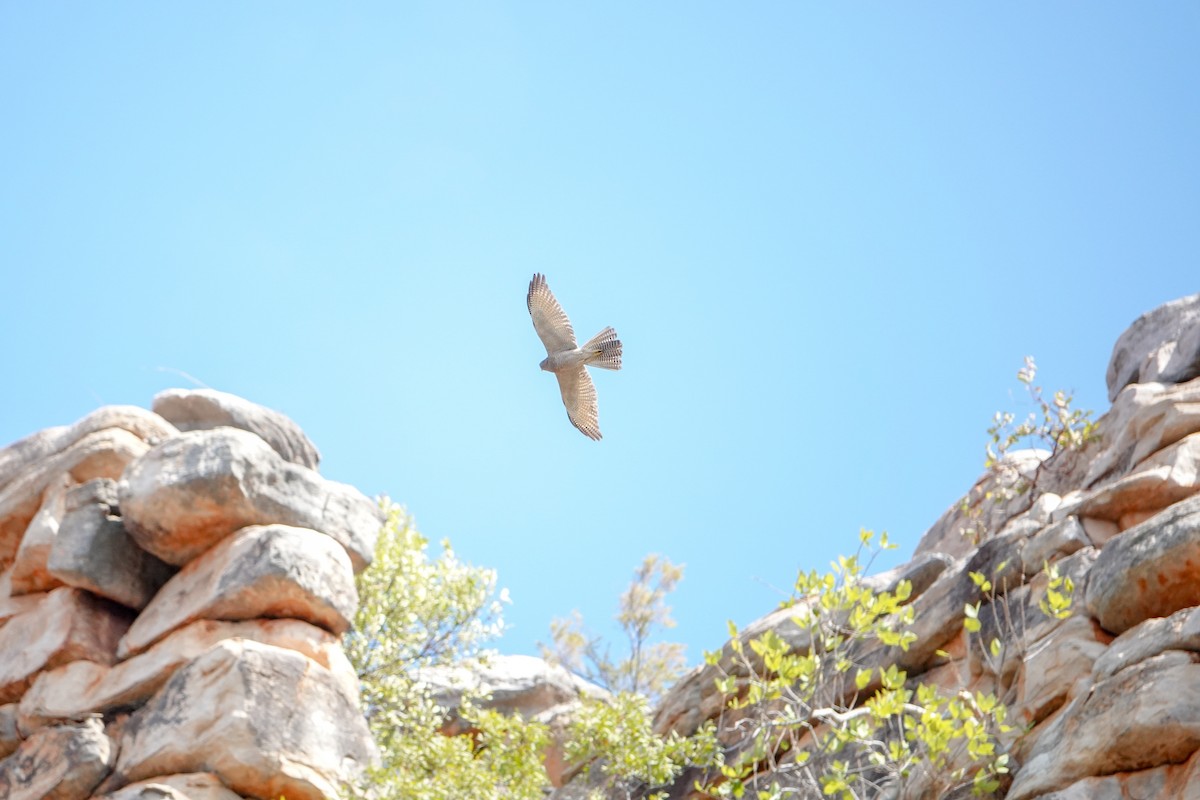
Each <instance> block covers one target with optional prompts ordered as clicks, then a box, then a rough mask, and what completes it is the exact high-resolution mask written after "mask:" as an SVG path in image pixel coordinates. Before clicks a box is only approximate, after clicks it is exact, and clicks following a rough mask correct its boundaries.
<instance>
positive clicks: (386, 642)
mask: <svg viewBox="0 0 1200 800" xmlns="http://www.w3.org/2000/svg"><path fill="white" fill-rule="evenodd" d="M381 505H382V507H383V509H384V511H385V513H386V523H385V524H384V526H383V529H382V531H381V532H380V536H379V542H378V545H377V546H376V550H375V561H374V562H373V563H372V565H371V566H370V567H369V568H368V569H366V570H365V571H363V572H362V573H361V574H360V575H359V576H358V578H357V587H358V595H359V607H358V613H357V615H356V616H355V623H354V627H353V629H352V630H351V631H350V632H349V633H347V634H346V637H345V642H344V643H345V648H346V653H347V655H348V656H349V657H350V661H351V663H352V664H353V665H354V668H355V671H356V672H357V674H358V678H359V683H360V687H361V692H362V700H363V705H364V713H365V714H366V717H367V722H368V724H369V726H370V728H371V733H372V734H373V735H374V737H375V741H376V743H377V744H378V745H379V749H380V755H381V762H382V763H381V766H380V767H379V768H378V769H375V770H373V771H372V772H371V774H370V775H369V785H368V786H367V787H366V790H365V792H364V794H365V795H366V796H368V797H370V798H373V800H393V799H394V800H402V799H403V800H410V798H419V799H420V800H462V799H463V798H492V797H505V798H512V800H540V798H541V797H542V796H543V790H544V789H545V787H546V786H547V785H548V781H547V778H546V772H545V769H544V767H543V765H542V752H543V750H544V748H545V746H546V742H547V733H546V730H545V727H544V726H542V725H538V724H536V723H533V722H528V721H525V720H523V719H521V718H520V717H517V716H513V717H509V716H505V715H503V714H498V713H496V712H494V711H489V710H484V709H480V708H479V707H478V706H477V705H476V704H475V702H474V700H476V699H478V698H471V697H470V696H468V697H466V698H464V701H463V704H462V707H461V708H459V709H457V714H458V716H459V717H460V718H461V719H462V720H464V721H465V722H467V724H468V732H467V733H465V734H463V735H457V736H446V735H443V732H442V729H443V725H444V723H445V722H446V718H447V710H446V709H444V708H442V707H441V706H439V705H438V704H437V702H435V699H434V697H433V693H432V691H431V689H430V687H429V686H427V685H426V684H425V683H423V682H422V681H421V679H420V675H421V670H422V669H425V668H428V667H435V666H444V665H449V664H455V663H463V662H467V663H469V662H470V661H471V660H473V659H477V658H481V657H486V653H485V652H484V651H483V650H482V648H483V645H484V644H485V643H487V642H488V641H490V640H491V639H493V638H495V637H496V636H498V635H499V634H500V633H501V631H503V629H504V622H503V616H502V610H503V603H504V602H505V601H506V595H505V593H504V592H503V591H499V592H497V590H496V573H495V571H494V570H490V569H484V568H481V567H474V566H470V565H467V564H463V563H462V562H460V561H459V560H458V558H457V556H456V555H455V553H454V550H453V549H452V548H451V547H450V544H449V542H445V541H443V542H442V552H441V555H440V556H438V557H437V558H430V556H429V553H428V545H429V542H428V540H427V539H425V537H423V536H421V534H420V533H418V532H417V530H416V529H415V528H414V527H413V525H412V522H411V520H410V519H409V517H408V516H407V515H406V514H405V513H404V510H403V509H402V508H400V507H399V506H397V505H395V504H394V503H391V502H390V501H388V500H387V499H386V498H384V499H382V500H381Z"/></svg>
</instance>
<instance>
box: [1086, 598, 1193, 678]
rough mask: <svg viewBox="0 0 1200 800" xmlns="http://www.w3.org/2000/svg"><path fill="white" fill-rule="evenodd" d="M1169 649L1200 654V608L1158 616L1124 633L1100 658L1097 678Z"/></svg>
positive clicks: (1109, 674) (1094, 675)
mask: <svg viewBox="0 0 1200 800" xmlns="http://www.w3.org/2000/svg"><path fill="white" fill-rule="evenodd" d="M1168 650H1187V651H1191V652H1194V653H1200V608H1185V609H1182V610H1180V611H1176V612H1175V613H1174V614H1172V615H1171V616H1169V617H1154V618H1152V619H1148V620H1146V621H1145V622H1141V623H1139V624H1137V625H1134V626H1133V627H1132V628H1130V629H1129V630H1127V631H1125V632H1124V633H1122V634H1121V635H1120V636H1118V637H1117V638H1116V639H1113V641H1112V644H1110V645H1109V646H1108V649H1107V650H1105V651H1104V654H1103V655H1101V656H1100V657H1099V658H1097V659H1096V663H1095V665H1094V666H1093V668H1092V676H1093V679H1094V680H1097V681H1101V680H1104V679H1105V678H1110V677H1112V676H1113V675H1115V674H1117V673H1118V672H1120V671H1121V670H1123V669H1125V668H1126V667H1130V666H1132V665H1134V664H1137V663H1140V662H1142V661H1146V660H1147V659H1150V658H1153V657H1154V656H1156V655H1158V654H1159V653H1165V652H1166V651H1168Z"/></svg>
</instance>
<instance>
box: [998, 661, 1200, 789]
mask: <svg viewBox="0 0 1200 800" xmlns="http://www.w3.org/2000/svg"><path fill="white" fill-rule="evenodd" d="M1197 748H1200V664H1197V663H1195V661H1194V659H1193V656H1192V655H1191V654H1188V653H1181V652H1178V651H1170V652H1167V653H1163V654H1162V655H1159V656H1155V657H1154V658H1152V659H1149V660H1148V661H1143V662H1142V663H1140V664H1137V665H1136V666H1133V667H1131V668H1129V669H1126V670H1122V671H1121V672H1118V673H1117V674H1116V675H1114V676H1113V677H1111V678H1109V679H1107V680H1104V681H1101V682H1099V683H1097V684H1095V685H1094V686H1093V687H1092V688H1091V689H1090V690H1089V691H1087V692H1086V693H1084V694H1081V695H1079V696H1077V697H1076V698H1075V699H1074V700H1072V701H1071V702H1070V703H1069V704H1068V705H1067V707H1066V708H1064V709H1063V711H1062V712H1061V713H1059V714H1058V715H1056V716H1055V717H1053V718H1052V719H1051V720H1049V721H1047V723H1046V725H1045V730H1042V731H1039V733H1038V736H1037V741H1036V744H1035V745H1034V747H1033V749H1032V751H1031V752H1030V753H1029V754H1028V757H1027V758H1026V759H1025V761H1024V763H1023V764H1021V766H1020V770H1019V771H1018V772H1017V773H1016V775H1015V779H1014V782H1013V785H1012V788H1011V790H1010V791H1009V793H1008V796H1007V800H1030V799H1031V798H1035V797H1039V796H1041V795H1044V794H1047V793H1049V792H1052V791H1056V790H1059V789H1064V788H1066V787H1068V786H1070V785H1071V784H1072V783H1075V782H1076V781H1078V780H1080V779H1082V778H1086V777H1089V776H1096V775H1107V774H1109V773H1112V772H1129V771H1134V770H1142V769H1149V768H1151V767H1157V766H1161V765H1164V764H1171V763H1176V762H1179V761H1183V760H1185V759H1187V758H1188V757H1189V756H1191V754H1192V753H1194V752H1195V751H1196V749H1197Z"/></svg>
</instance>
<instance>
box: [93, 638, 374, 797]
mask: <svg viewBox="0 0 1200 800" xmlns="http://www.w3.org/2000/svg"><path fill="white" fill-rule="evenodd" d="M120 745H121V746H120V755H119V757H118V760H117V766H116V772H115V773H114V775H113V777H112V779H111V780H110V781H108V782H106V783H105V785H104V786H103V787H102V788H103V790H105V791H115V790H117V789H119V788H121V787H123V786H124V785H126V784H127V783H130V782H134V781H141V780H147V779H149V778H153V777H155V776H158V775H169V774H173V773H185V772H201V771H207V772H212V773H214V774H216V775H217V776H218V777H219V778H220V779H221V782H222V783H224V784H225V785H226V786H228V787H229V788H230V789H232V790H233V791H235V792H237V793H238V794H242V795H249V796H253V797H279V796H280V795H286V796H287V797H288V798H289V800H324V798H326V797H329V798H336V797H339V796H341V783H342V782H343V781H352V780H354V779H355V778H356V777H357V776H358V773H359V772H360V771H361V770H362V769H363V768H364V767H365V766H366V765H367V764H368V763H369V762H371V761H372V760H374V758H375V748H374V743H373V742H372V741H371V737H370V734H369V733H368V731H367V727H366V722H365V721H364V720H363V717H362V715H361V713H360V712H359V709H358V704H357V702H356V699H355V698H354V697H353V696H346V695H345V694H344V693H343V692H342V688H341V686H340V685H339V683H338V681H337V680H335V679H334V677H333V676H332V675H331V674H330V673H329V671H328V670H326V669H325V668H324V667H321V666H320V665H318V664H316V663H315V662H313V661H312V660H310V659H308V658H306V657H305V656H302V655H300V654H299V653H295V652H293V651H291V650H285V649H282V648H278V647H271V646H269V645H263V644H258V643H257V642H250V641H246V640H241V639H238V640H230V641H224V642H221V643H220V644H218V645H216V646H214V647H213V648H212V649H210V650H209V651H208V652H207V653H205V654H204V655H202V656H200V657H199V658H197V659H196V660H194V661H193V662H192V663H191V664H189V665H188V666H187V667H185V668H183V669H181V670H179V671H178V672H176V673H175V675H174V676H172V678H171V679H170V680H169V681H167V684H166V685H165V686H164V687H163V688H162V689H161V690H160V691H159V692H158V693H157V694H156V695H155V696H154V697H153V698H152V699H151V700H150V701H149V702H148V703H147V704H146V705H145V706H143V707H142V708H141V709H140V710H138V711H137V712H136V713H134V714H133V716H132V717H131V718H130V719H129V722H128V724H127V725H126V728H125V731H124V734H123V736H122V739H121V743H120Z"/></svg>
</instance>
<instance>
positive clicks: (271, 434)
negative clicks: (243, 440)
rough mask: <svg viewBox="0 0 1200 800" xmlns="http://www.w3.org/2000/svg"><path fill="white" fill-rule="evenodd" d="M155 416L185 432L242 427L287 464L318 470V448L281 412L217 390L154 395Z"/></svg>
mask: <svg viewBox="0 0 1200 800" xmlns="http://www.w3.org/2000/svg"><path fill="white" fill-rule="evenodd" d="M152 408H153V409H154V411H155V413H157V414H158V415H159V416H161V417H163V419H166V420H168V421H170V422H171V423H172V424H174V425H175V427H177V428H179V430H181V431H199V430H210V429H212V428H221V427H229V428H241V429H242V430H244V431H249V432H250V433H253V434H256V435H258V436H259V437H260V438H262V440H263V441H265V442H266V443H267V444H269V445H271V448H272V449H274V450H275V452H276V453H279V455H281V456H283V458H284V459H286V460H287V461H291V462H292V463H294V464H299V465H300V466H302V467H308V468H309V469H316V468H317V464H318V463H319V462H320V460H321V455H320V453H318V452H317V448H316V446H315V445H314V444H313V443H312V442H311V441H310V440H309V438H308V437H307V436H305V435H304V431H302V430H300V426H299V425H297V424H296V423H295V422H293V421H292V420H291V419H290V418H288V417H286V416H284V415H283V414H280V413H279V412H278V411H275V410H273V409H270V408H267V407H266V406H260V405H258V404H257V403H251V402H250V401H249V400H244V399H242V398H241V397H238V396H237V395H232V394H227V393H225V392H218V391H215V390H213V389H168V390H167V391H165V392H160V393H159V394H157V395H155V396H154V404H153V406H152Z"/></svg>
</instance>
